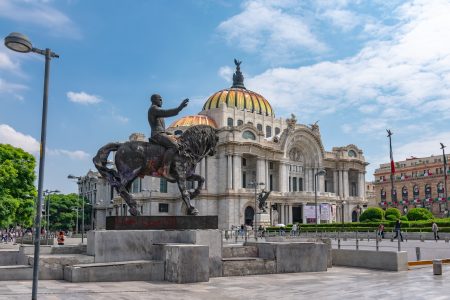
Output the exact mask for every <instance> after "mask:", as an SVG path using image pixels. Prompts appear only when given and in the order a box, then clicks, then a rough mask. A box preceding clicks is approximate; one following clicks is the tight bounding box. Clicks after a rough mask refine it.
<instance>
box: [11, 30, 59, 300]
mask: <svg viewBox="0 0 450 300" xmlns="http://www.w3.org/2000/svg"><path fill="white" fill-rule="evenodd" d="M5 46H6V47H7V48H9V49H11V50H13V51H16V52H21V53H28V52H34V53H38V54H41V55H44V56H45V72H44V95H43V101H42V123H41V144H40V153H39V177H38V198H37V202H36V219H35V226H34V228H35V232H34V263H33V289H32V295H31V299H37V288H38V274H39V251H40V238H41V214H42V211H41V206H42V192H43V185H44V165H45V144H46V136H47V103H48V82H49V75H50V60H51V59H52V58H53V57H56V58H58V57H59V55H58V54H56V53H54V52H52V51H51V50H50V49H49V48H46V49H45V50H41V49H38V48H34V47H33V45H32V43H31V41H30V40H29V39H28V37H27V36H25V35H23V34H21V33H18V32H12V33H10V34H9V35H8V36H7V37H5Z"/></svg>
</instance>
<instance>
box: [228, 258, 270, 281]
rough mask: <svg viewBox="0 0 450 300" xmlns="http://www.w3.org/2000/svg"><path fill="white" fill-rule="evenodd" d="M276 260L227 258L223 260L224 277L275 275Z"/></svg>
mask: <svg viewBox="0 0 450 300" xmlns="http://www.w3.org/2000/svg"><path fill="white" fill-rule="evenodd" d="M276 272H277V267H276V262H275V260H269V259H262V258H248V257H247V258H226V259H224V260H223V276H224V277H226V276H246V275H258V274H275V273H276Z"/></svg>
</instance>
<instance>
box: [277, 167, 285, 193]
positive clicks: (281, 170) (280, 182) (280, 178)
mask: <svg viewBox="0 0 450 300" xmlns="http://www.w3.org/2000/svg"><path fill="white" fill-rule="evenodd" d="M286 181H287V177H286V164H285V163H283V162H281V161H280V164H279V167H278V187H279V188H278V190H279V191H280V192H287V189H286Z"/></svg>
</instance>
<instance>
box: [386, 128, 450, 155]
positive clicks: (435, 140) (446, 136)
mask: <svg viewBox="0 0 450 300" xmlns="http://www.w3.org/2000/svg"><path fill="white" fill-rule="evenodd" d="M440 143H443V144H444V145H446V146H449V145H450V131H448V132H442V133H434V134H430V135H425V136H421V138H420V139H415V140H413V141H411V142H409V143H401V145H400V146H397V145H395V147H394V149H393V152H394V158H395V159H396V160H404V159H406V158H407V157H410V156H417V157H426V156H430V155H432V154H434V155H440V154H442V150H440V147H441V146H440Z"/></svg>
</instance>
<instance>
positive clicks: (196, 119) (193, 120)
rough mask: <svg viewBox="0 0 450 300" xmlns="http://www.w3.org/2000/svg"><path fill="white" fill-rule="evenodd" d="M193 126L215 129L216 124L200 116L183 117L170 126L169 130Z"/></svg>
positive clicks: (208, 118) (206, 117)
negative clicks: (205, 126)
mask: <svg viewBox="0 0 450 300" xmlns="http://www.w3.org/2000/svg"><path fill="white" fill-rule="evenodd" d="M193 125H209V126H211V127H213V128H217V124H216V122H215V121H214V120H213V119H211V118H210V117H208V116H202V115H196V116H186V117H183V118H181V119H179V120H176V121H175V122H173V123H172V124H170V126H169V128H176V127H187V126H193Z"/></svg>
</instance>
